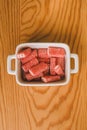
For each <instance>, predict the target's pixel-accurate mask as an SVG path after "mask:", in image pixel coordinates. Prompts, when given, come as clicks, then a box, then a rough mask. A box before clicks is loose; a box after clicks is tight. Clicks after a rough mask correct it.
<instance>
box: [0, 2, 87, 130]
mask: <svg viewBox="0 0 87 130" xmlns="http://www.w3.org/2000/svg"><path fill="white" fill-rule="evenodd" d="M22 42H65V43H66V44H68V45H69V46H70V50H71V52H72V53H77V54H78V55H79V63H80V64H79V65H80V68H79V73H78V74H75V75H71V79H70V82H69V84H68V85H66V86H63V87H49V86H48V87H41V88H40V87H35V88H33V87H20V86H18V85H17V84H16V81H15V76H10V75H8V74H7V68H6V66H7V64H6V62H7V56H8V55H9V54H14V53H15V48H16V46H17V45H18V44H19V43H22ZM0 130H87V0H0Z"/></svg>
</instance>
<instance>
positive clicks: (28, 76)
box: [25, 73, 43, 81]
mask: <svg viewBox="0 0 87 130" xmlns="http://www.w3.org/2000/svg"><path fill="white" fill-rule="evenodd" d="M42 76H43V73H40V74H39V75H35V76H32V75H31V74H30V73H28V74H25V77H26V79H27V80H28V81H30V80H33V79H36V80H37V79H38V78H39V77H42Z"/></svg>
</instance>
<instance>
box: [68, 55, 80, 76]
mask: <svg viewBox="0 0 87 130" xmlns="http://www.w3.org/2000/svg"><path fill="white" fill-rule="evenodd" d="M70 57H71V58H73V59H74V60H75V68H74V69H71V73H72V74H73V73H77V72H78V70H79V59H78V55H77V54H71V56H70Z"/></svg>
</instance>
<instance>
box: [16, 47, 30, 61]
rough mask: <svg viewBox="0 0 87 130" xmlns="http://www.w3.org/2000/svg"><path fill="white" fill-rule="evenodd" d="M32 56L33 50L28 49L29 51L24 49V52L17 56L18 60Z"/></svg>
mask: <svg viewBox="0 0 87 130" xmlns="http://www.w3.org/2000/svg"><path fill="white" fill-rule="evenodd" d="M30 54H31V48H27V49H24V50H22V51H20V52H19V53H18V54H17V58H18V59H21V58H25V57H27V56H28V55H30Z"/></svg>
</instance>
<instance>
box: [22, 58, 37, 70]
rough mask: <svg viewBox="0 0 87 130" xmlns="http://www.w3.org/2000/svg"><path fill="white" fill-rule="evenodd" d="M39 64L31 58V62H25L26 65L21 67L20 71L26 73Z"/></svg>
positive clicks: (35, 59)
mask: <svg viewBox="0 0 87 130" xmlns="http://www.w3.org/2000/svg"><path fill="white" fill-rule="evenodd" d="M38 63H39V61H38V59H37V58H33V59H32V60H31V61H29V62H27V63H26V64H24V65H22V69H23V70H24V72H28V71H29V69H30V68H31V67H33V66H34V65H37V64H38Z"/></svg>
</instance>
